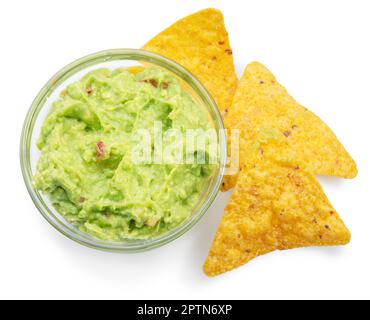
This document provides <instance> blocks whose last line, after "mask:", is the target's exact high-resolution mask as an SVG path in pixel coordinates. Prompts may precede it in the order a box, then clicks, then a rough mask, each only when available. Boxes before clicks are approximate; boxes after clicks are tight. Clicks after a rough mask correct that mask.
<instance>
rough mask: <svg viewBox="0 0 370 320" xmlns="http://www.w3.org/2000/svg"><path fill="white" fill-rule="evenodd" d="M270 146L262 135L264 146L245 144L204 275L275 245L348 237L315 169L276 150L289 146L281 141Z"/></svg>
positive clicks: (292, 245)
mask: <svg viewBox="0 0 370 320" xmlns="http://www.w3.org/2000/svg"><path fill="white" fill-rule="evenodd" d="M276 141H279V139H278V140H276ZM270 146H271V145H270ZM270 146H269V144H268V143H266V144H264V143H261V140H260V142H259V146H258V148H259V147H263V148H265V151H264V152H258V153H253V152H252V149H253V148H252V147H251V148H250V150H249V151H250V152H251V154H250V160H249V161H248V163H247V165H244V166H243V167H242V169H241V172H240V174H239V179H238V182H237V185H236V188H235V190H234V193H233V195H232V196H231V200H230V202H229V204H228V206H227V207H226V209H225V214H224V216H223V219H222V222H221V224H220V226H219V229H218V231H217V234H216V237H215V239H214V241H213V245H212V248H211V250H210V253H209V256H208V258H207V260H206V263H205V265H204V272H205V273H206V274H207V275H208V276H216V275H219V274H221V273H224V272H227V271H230V270H232V269H234V268H236V267H239V266H241V265H243V264H245V263H247V262H248V261H250V260H252V259H253V258H255V257H257V256H260V255H263V254H266V253H268V252H272V251H274V250H286V249H293V248H298V247H307V246H329V245H330V246H331V245H344V244H347V243H348V242H349V241H350V233H349V231H348V229H347V228H346V226H345V225H344V223H343V222H342V221H341V219H340V218H339V216H338V214H337V213H336V211H335V210H334V208H333V207H332V206H331V204H330V203H329V201H328V199H327V197H326V196H325V194H324V192H323V190H322V188H321V186H320V184H319V183H318V182H317V181H316V179H315V177H314V176H313V174H311V173H310V172H309V171H308V170H306V168H303V167H300V166H299V165H298V164H294V162H291V161H292V158H294V157H295V156H294V154H293V153H289V152H285V156H280V155H279V152H278V149H279V148H280V147H283V151H287V149H286V147H285V146H284V145H283V144H282V143H281V142H279V143H275V146H276V147H274V148H271V147H270ZM276 155H278V157H277V158H276ZM274 158H275V159H274Z"/></svg>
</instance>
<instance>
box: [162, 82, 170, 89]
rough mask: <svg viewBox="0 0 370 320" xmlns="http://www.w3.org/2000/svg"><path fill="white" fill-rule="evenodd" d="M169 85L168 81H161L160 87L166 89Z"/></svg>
mask: <svg viewBox="0 0 370 320" xmlns="http://www.w3.org/2000/svg"><path fill="white" fill-rule="evenodd" d="M169 86H170V84H169V83H168V82H162V83H161V87H162V89H165V90H166V89H168V87H169Z"/></svg>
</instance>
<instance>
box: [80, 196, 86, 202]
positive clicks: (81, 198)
mask: <svg viewBox="0 0 370 320" xmlns="http://www.w3.org/2000/svg"><path fill="white" fill-rule="evenodd" d="M85 201H86V198H85V197H80V199H78V202H79V203H84V202H85Z"/></svg>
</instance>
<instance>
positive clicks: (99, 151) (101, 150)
mask: <svg viewBox="0 0 370 320" xmlns="http://www.w3.org/2000/svg"><path fill="white" fill-rule="evenodd" d="M104 155H105V143H104V142H103V141H99V142H97V143H96V159H97V160H100V159H101V158H103V157H104Z"/></svg>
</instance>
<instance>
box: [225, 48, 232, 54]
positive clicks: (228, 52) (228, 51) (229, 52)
mask: <svg viewBox="0 0 370 320" xmlns="http://www.w3.org/2000/svg"><path fill="white" fill-rule="evenodd" d="M225 52H226V53H227V54H229V55H232V54H233V51H232V50H231V49H226V50H225Z"/></svg>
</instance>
